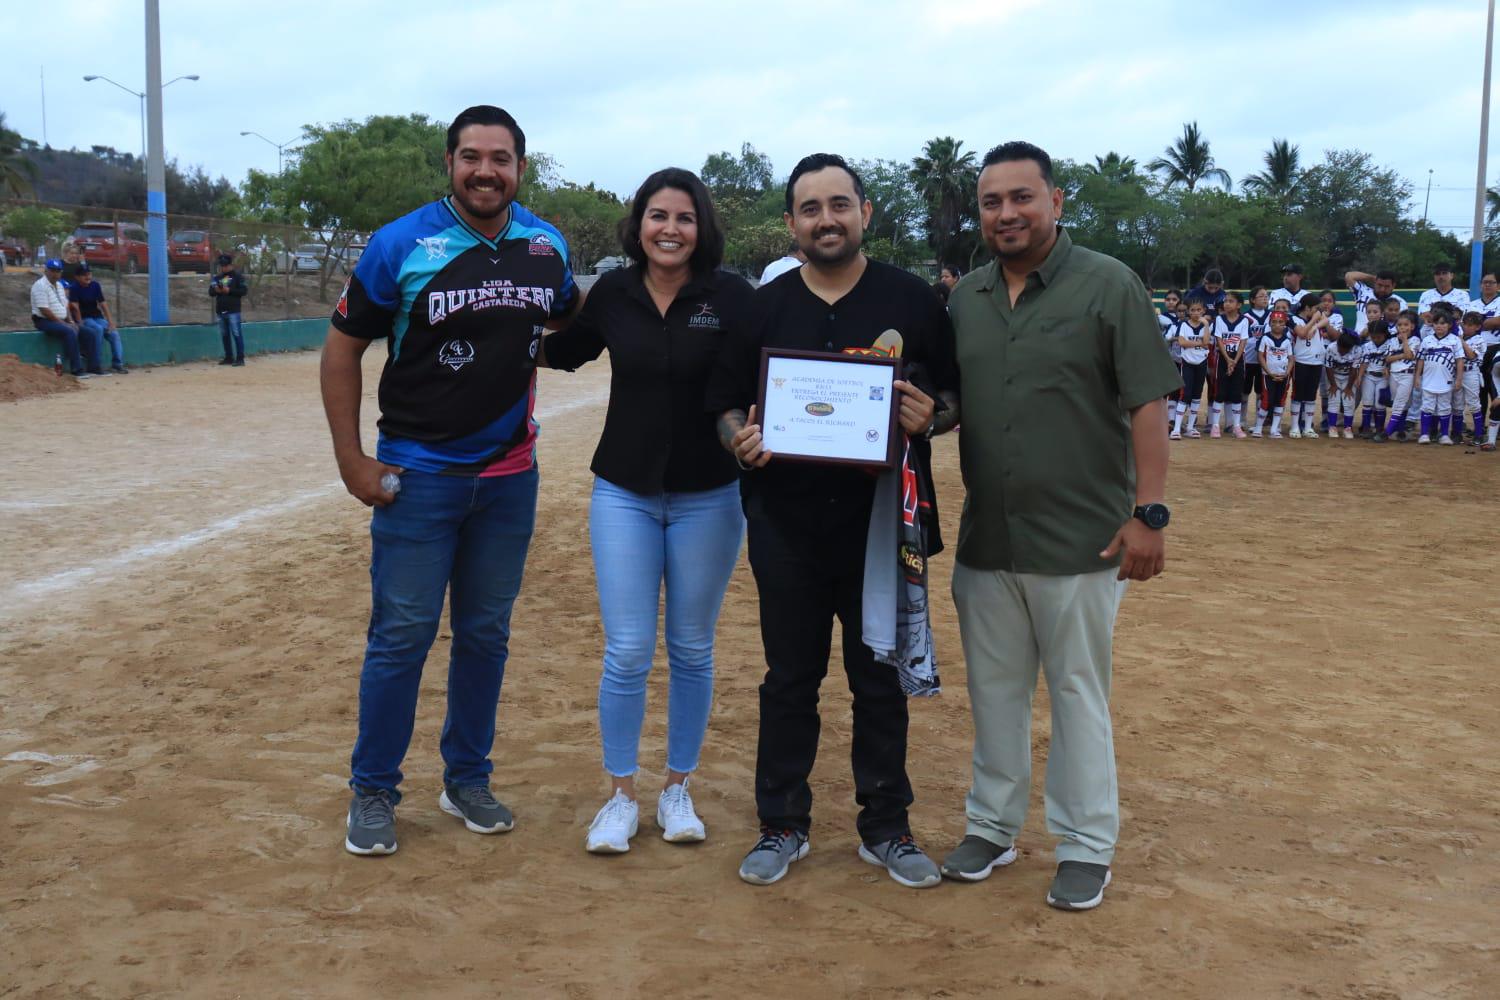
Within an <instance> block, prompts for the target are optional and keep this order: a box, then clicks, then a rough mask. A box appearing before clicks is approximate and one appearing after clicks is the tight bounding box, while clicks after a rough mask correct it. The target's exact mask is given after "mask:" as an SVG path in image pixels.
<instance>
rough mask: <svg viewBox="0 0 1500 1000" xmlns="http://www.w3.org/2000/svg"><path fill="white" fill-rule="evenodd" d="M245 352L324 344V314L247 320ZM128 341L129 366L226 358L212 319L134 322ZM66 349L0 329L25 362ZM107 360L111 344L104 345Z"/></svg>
mask: <svg viewBox="0 0 1500 1000" xmlns="http://www.w3.org/2000/svg"><path fill="white" fill-rule="evenodd" d="M243 331H244V335H245V353H246V354H247V355H250V354H265V353H266V352H268V351H303V350H309V349H311V348H316V347H321V346H322V344H323V337H324V335H325V334H327V332H328V320H327V318H326V317H323V316H314V317H311V318H309V319H286V320H268V321H264V322H254V323H246V324H244V327H243ZM120 338H121V340H123V341H124V344H125V362H126V363H127V364H131V365H173V364H180V363H182V362H184V361H207V360H212V359H214V358H219V357H222V356H223V354H224V349H223V347H222V346H221V344H220V340H219V328H218V327H217V326H215V325H211V324H208V323H192V324H183V325H180V326H130V327H121V328H120ZM61 351H62V341H61V340H60V339H58V338H57V337H49V336H47V335H46V334H45V333H42V332H41V331H39V330H17V331H13V332H7V333H0V354H15V355H18V356H19V357H20V358H21V360H22V361H28V362H32V363H34V364H39V365H49V366H50V365H51V364H52V362H53V360H54V359H55V358H56V357H57V355H58V354H59V353H60V352H61ZM104 361H105V362H106V363H108V361H109V345H108V344H105V345H104Z"/></svg>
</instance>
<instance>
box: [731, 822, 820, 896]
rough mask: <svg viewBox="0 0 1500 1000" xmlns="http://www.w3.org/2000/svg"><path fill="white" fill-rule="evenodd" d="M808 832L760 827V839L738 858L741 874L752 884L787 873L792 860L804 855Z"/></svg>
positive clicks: (765, 881) (770, 880) (764, 882)
mask: <svg viewBox="0 0 1500 1000" xmlns="http://www.w3.org/2000/svg"><path fill="white" fill-rule="evenodd" d="M808 850H809V848H808V844H807V834H805V833H803V832H801V831H800V830H773V829H771V828H770V827H769V826H763V827H761V828H760V839H759V840H757V841H756V842H755V846H754V847H752V848H750V853H749V854H747V855H745V860H744V861H742V862H740V878H742V879H744V880H745V881H746V882H749V883H750V884H751V885H770V884H771V883H772V882H778V881H780V880H781V877H782V876H783V875H785V874H786V871H787V869H788V868H790V867H791V866H792V862H793V861H801V860H802V859H803V858H805V857H807V852H808Z"/></svg>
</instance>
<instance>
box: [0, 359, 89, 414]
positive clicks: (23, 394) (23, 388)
mask: <svg viewBox="0 0 1500 1000" xmlns="http://www.w3.org/2000/svg"><path fill="white" fill-rule="evenodd" d="M82 387H83V383H81V382H79V381H78V380H77V379H76V378H72V377H71V376H63V377H61V378H59V377H58V375H57V373H56V372H55V371H53V370H52V369H51V368H48V367H46V366H45V365H33V364H28V363H27V362H24V361H22V360H21V359H20V357H19V356H18V355H15V354H0V403H13V402H15V401H16V400H18V399H30V398H31V397H32V396H47V395H51V394H52V393H54V392H71V391H73V390H75V389H80V388H82Z"/></svg>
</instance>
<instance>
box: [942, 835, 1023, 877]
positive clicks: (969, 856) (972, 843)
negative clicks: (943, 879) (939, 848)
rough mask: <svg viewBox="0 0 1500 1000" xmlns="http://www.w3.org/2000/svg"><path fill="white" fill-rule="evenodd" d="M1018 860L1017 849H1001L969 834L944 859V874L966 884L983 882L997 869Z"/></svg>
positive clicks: (1012, 846) (1012, 847)
mask: <svg viewBox="0 0 1500 1000" xmlns="http://www.w3.org/2000/svg"><path fill="white" fill-rule="evenodd" d="M1014 860H1016V848H1015V845H1014V844H1012V845H1011V846H1010V847H1001V846H1000V845H999V844H996V843H992V842H990V841H988V840H985V839H984V838H983V837H980V836H976V835H975V834H972V833H971V834H969V835H968V836H966V837H964V839H963V841H962V842H961V843H960V844H959V845H958V846H957V847H955V848H954V849H953V850H951V851H949V852H948V856H947V857H946V858H944V859H943V874H944V875H946V876H948V877H949V878H956V879H960V880H962V881H964V882H983V881H984V880H985V879H987V878H989V877H990V872H992V871H994V870H995V869H996V868H1004V867H1005V866H1006V865H1008V864H1010V863H1011V862H1012V861H1014Z"/></svg>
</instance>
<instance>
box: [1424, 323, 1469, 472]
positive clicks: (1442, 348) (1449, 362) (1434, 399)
mask: <svg viewBox="0 0 1500 1000" xmlns="http://www.w3.org/2000/svg"><path fill="white" fill-rule="evenodd" d="M1431 315H1432V324H1431V325H1432V332H1431V333H1429V334H1427V336H1425V337H1423V338H1422V349H1421V351H1420V352H1418V354H1417V376H1416V377H1417V381H1418V382H1420V383H1421V385H1422V436H1421V437H1419V438H1417V444H1430V443H1431V442H1432V432H1433V431H1434V430H1437V431H1438V432H1439V434H1440V435H1441V436H1440V437H1439V438H1438V442H1439V443H1440V444H1452V443H1453V438H1452V437H1451V436H1450V435H1449V429H1450V426H1451V424H1452V414H1453V386H1454V383H1456V382H1458V381H1460V380H1461V379H1462V378H1463V374H1464V342H1463V339H1462V338H1461V337H1459V335H1458V334H1456V333H1454V332H1453V315H1452V313H1451V312H1450V311H1449V307H1448V306H1446V305H1439V306H1438V307H1437V308H1435V309H1433V310H1432V313H1431ZM1434 425H1436V426H1434Z"/></svg>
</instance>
